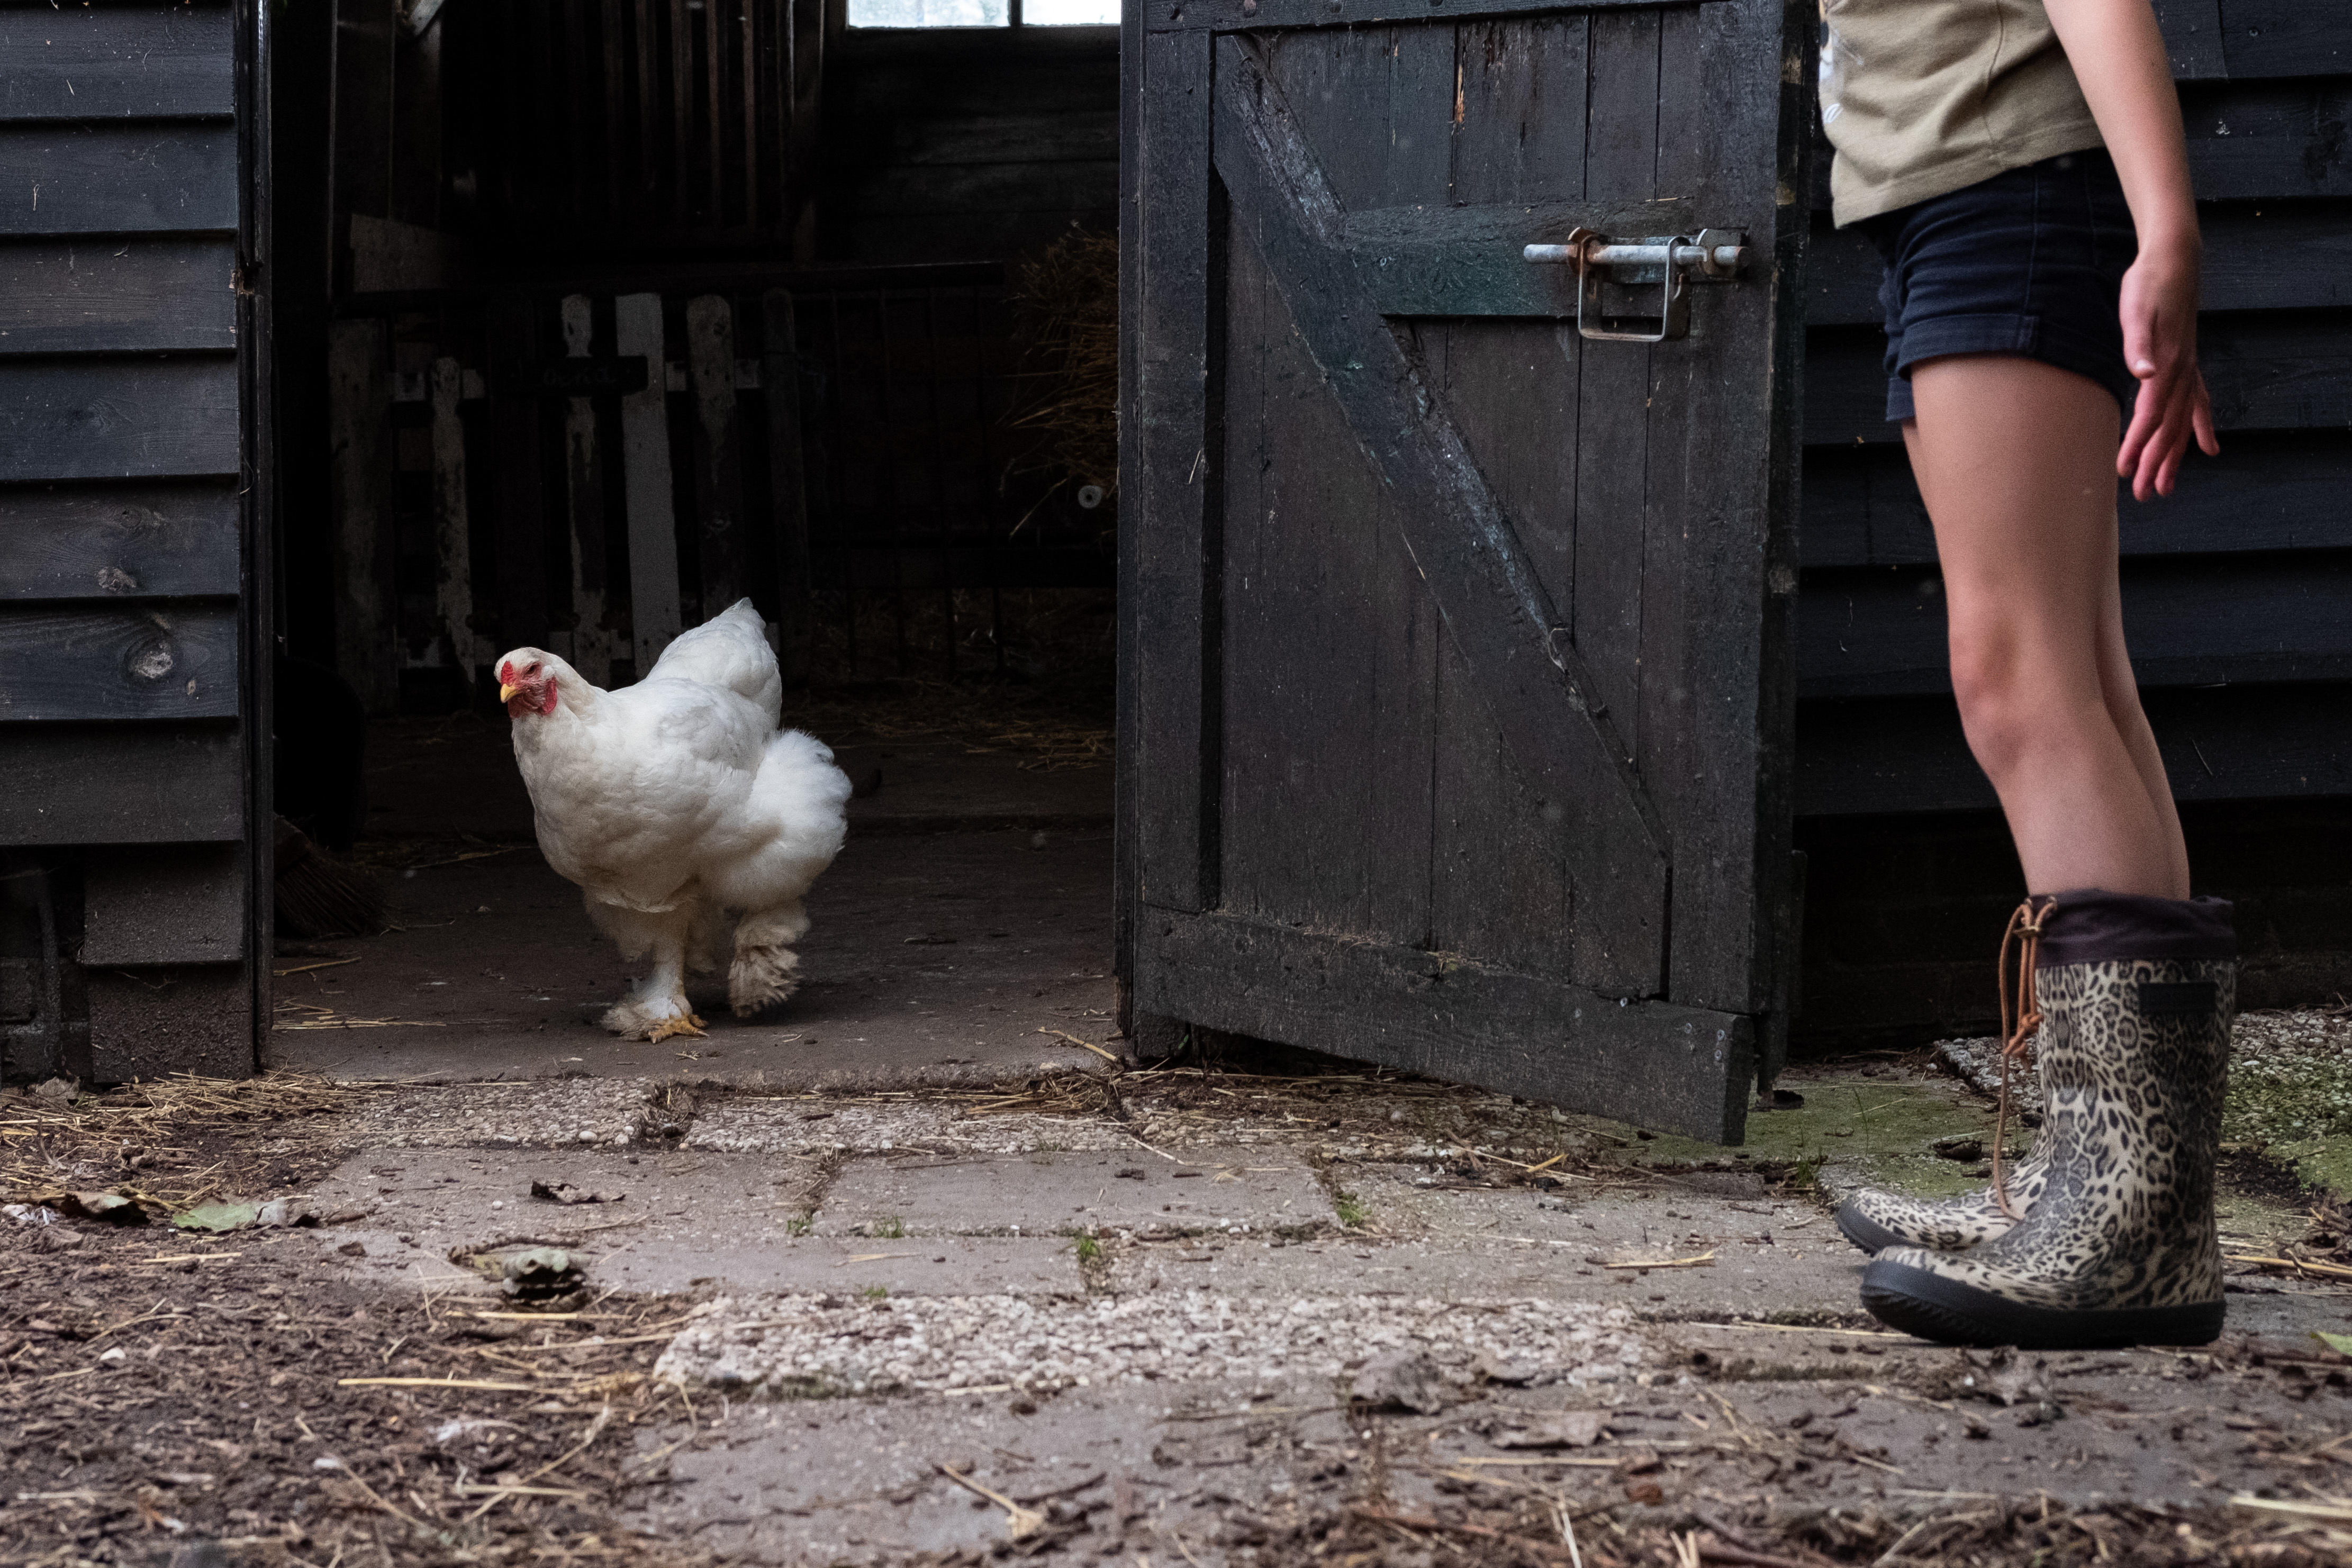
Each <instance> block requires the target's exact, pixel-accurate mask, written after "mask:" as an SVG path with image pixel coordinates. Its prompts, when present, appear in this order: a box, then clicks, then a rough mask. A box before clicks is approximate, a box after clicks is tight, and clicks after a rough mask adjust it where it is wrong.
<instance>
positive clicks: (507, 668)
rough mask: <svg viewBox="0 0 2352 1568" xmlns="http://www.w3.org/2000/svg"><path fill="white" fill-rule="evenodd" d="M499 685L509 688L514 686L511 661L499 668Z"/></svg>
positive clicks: (512, 662) (512, 663)
mask: <svg viewBox="0 0 2352 1568" xmlns="http://www.w3.org/2000/svg"><path fill="white" fill-rule="evenodd" d="M499 685H502V686H510V685H514V661H513V660H512V659H509V660H508V661H507V662H506V663H505V664H500V665H499Z"/></svg>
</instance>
